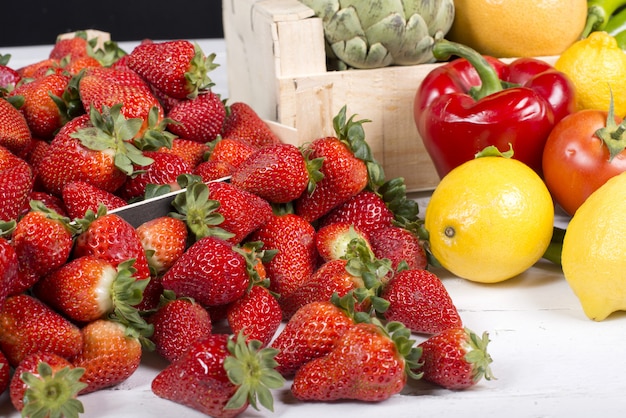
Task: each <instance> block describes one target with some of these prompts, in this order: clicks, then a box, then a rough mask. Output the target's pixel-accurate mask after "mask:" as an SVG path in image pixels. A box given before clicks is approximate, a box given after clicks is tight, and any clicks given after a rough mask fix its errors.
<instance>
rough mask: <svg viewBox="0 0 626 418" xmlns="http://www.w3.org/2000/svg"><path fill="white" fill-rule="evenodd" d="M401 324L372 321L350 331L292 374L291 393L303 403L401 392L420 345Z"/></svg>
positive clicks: (377, 397)
mask: <svg viewBox="0 0 626 418" xmlns="http://www.w3.org/2000/svg"><path fill="white" fill-rule="evenodd" d="M410 336H411V332H410V331H409V330H408V329H407V328H405V327H404V326H403V325H402V324H401V323H399V322H390V323H388V324H386V325H385V326H383V325H382V324H381V323H380V322H378V321H377V320H376V319H372V321H370V322H360V323H357V324H355V325H353V326H352V327H351V328H350V329H348V330H347V331H346V332H345V333H344V334H343V335H342V336H341V338H340V339H339V340H338V341H337V342H336V344H335V346H334V347H333V349H332V350H331V351H330V352H329V353H328V354H326V355H325V356H323V357H319V358H317V359H314V360H311V361H310V362H308V363H307V364H305V365H304V366H302V367H301V368H300V369H299V370H298V371H297V372H296V374H295V376H294V379H293V384H292V386H291V393H292V394H293V395H294V396H295V397H296V398H298V399H300V400H305V401H312V400H315V401H334V400H339V399H354V400H361V401H366V402H378V401H382V400H385V399H388V398H389V397H391V396H393V395H395V394H398V393H400V391H401V390H402V389H403V388H404V386H405V384H406V381H407V378H408V377H411V378H413V379H419V378H420V377H421V374H418V373H416V372H415V370H417V369H418V368H419V366H420V364H419V363H418V361H419V358H420V355H421V349H419V347H416V346H415V345H414V344H415V341H414V340H411V339H410Z"/></svg>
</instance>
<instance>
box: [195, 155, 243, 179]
mask: <svg viewBox="0 0 626 418" xmlns="http://www.w3.org/2000/svg"><path fill="white" fill-rule="evenodd" d="M234 169H235V168H234V167H233V166H232V165H230V163H227V162H226V161H220V160H208V161H203V162H201V163H200V164H198V165H197V166H196V167H195V168H194V169H193V172H192V174H194V175H196V176H200V178H201V179H202V181H203V182H205V183H208V182H211V181H214V180H219V179H222V178H224V177H227V176H230V175H231V174H232V173H233V171H234Z"/></svg>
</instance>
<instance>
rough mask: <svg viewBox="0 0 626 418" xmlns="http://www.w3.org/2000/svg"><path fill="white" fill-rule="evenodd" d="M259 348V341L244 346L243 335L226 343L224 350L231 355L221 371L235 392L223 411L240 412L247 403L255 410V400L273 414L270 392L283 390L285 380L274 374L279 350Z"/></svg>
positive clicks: (256, 407)
mask: <svg viewBox="0 0 626 418" xmlns="http://www.w3.org/2000/svg"><path fill="white" fill-rule="evenodd" d="M261 347H262V343H261V341H258V340H251V341H250V342H247V341H246V337H245V335H244V333H243V332H240V333H238V334H237V336H236V337H235V336H232V337H231V338H229V339H228V343H227V349H228V351H229V352H230V355H229V356H228V357H226V359H225V360H224V369H226V373H227V374H228V378H229V379H230V381H231V382H232V383H233V384H234V385H235V386H238V388H237V391H236V392H235V394H234V395H233V396H232V398H231V399H230V400H229V401H228V403H227V404H226V407H225V409H239V408H241V407H242V406H244V405H245V404H246V402H248V403H249V404H250V405H251V406H252V407H253V408H254V409H256V410H258V409H259V407H258V405H257V400H258V402H259V403H260V404H261V405H262V406H263V407H265V408H266V409H268V410H269V411H274V398H273V396H272V393H271V389H279V388H281V387H283V385H284V384H285V379H284V378H283V376H281V374H280V373H278V372H277V371H276V370H275V369H276V366H278V362H277V361H276V360H275V359H274V357H276V354H278V350H277V349H275V348H270V347H266V348H261Z"/></svg>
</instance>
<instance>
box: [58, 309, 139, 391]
mask: <svg viewBox="0 0 626 418" xmlns="http://www.w3.org/2000/svg"><path fill="white" fill-rule="evenodd" d="M144 331H146V330H141V331H136V330H135V329H132V328H130V327H128V326H126V325H123V324H121V323H119V322H117V321H112V320H109V319H97V320H95V321H93V322H90V323H89V324H87V325H85V326H84V327H83V328H82V329H81V333H82V336H83V340H84V344H83V346H82V350H81V351H80V352H79V353H78V354H77V355H76V356H73V357H71V358H70V361H71V362H72V364H74V366H75V367H82V368H84V369H85V374H84V375H83V377H82V378H81V381H82V382H85V383H87V386H86V387H85V388H84V389H83V390H82V391H81V392H80V393H81V394H84V393H90V392H95V391H97V390H100V389H104V388H108V387H111V386H115V385H117V384H119V383H121V382H123V381H125V380H126V379H128V378H129V377H130V376H131V375H132V374H133V373H134V372H135V371H136V370H137V368H138V367H139V363H140V361H141V354H142V350H141V347H142V345H141V340H142V338H143V336H144V335H143V334H141V335H138V332H139V333H142V332H144Z"/></svg>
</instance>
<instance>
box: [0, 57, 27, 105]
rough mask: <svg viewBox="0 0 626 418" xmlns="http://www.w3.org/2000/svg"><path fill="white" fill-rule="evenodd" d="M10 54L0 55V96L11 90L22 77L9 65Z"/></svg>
mask: <svg viewBox="0 0 626 418" xmlns="http://www.w3.org/2000/svg"><path fill="white" fill-rule="evenodd" d="M10 59H11V56H10V55H9V54H7V55H0V96H3V95H5V94H6V93H8V92H11V91H12V90H13V89H14V88H15V86H16V85H17V83H19V82H20V80H21V79H22V77H21V76H20V74H19V73H18V72H17V70H15V69H14V68H11V67H10V66H9V61H10Z"/></svg>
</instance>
